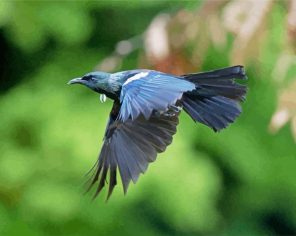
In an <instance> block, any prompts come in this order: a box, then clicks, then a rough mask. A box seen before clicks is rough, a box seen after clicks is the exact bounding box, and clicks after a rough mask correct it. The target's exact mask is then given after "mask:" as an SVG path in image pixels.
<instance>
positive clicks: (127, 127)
mask: <svg viewBox="0 0 296 236" xmlns="http://www.w3.org/2000/svg"><path fill="white" fill-rule="evenodd" d="M235 79H241V80H243V79H247V76H246V74H245V71H244V68H243V66H232V67H228V68H223V69H218V70H213V71H209V72H202V73H193V74H186V75H181V76H177V75H172V74H166V73H162V72H159V71H154V70H146V69H137V70H129V71H122V72H117V73H107V72H101V71H95V72H91V73H88V74H86V75H84V76H82V77H81V78H75V79H72V80H70V81H69V82H68V84H82V85H84V86H86V87H88V88H90V89H91V90H93V91H95V92H97V93H99V94H101V101H105V99H106V97H108V98H110V99H112V100H113V101H114V102H113V107H112V110H111V112H110V116H109V121H108V124H107V127H106V131H105V135H104V140H103V141H104V142H103V146H102V149H101V152H100V154H99V157H98V160H97V162H96V164H95V166H94V168H93V169H94V173H93V176H92V179H91V180H90V181H91V182H90V186H89V189H90V188H91V187H93V186H94V185H97V187H96V191H95V195H94V198H95V197H96V196H97V195H98V194H99V193H100V192H101V190H102V189H103V188H104V186H105V183H106V182H107V179H108V182H109V189H108V195H107V199H109V197H110V196H111V194H112V191H113V189H114V187H115V185H116V184H117V178H116V175H117V169H118V170H119V174H120V177H121V182H122V185H123V190H124V193H126V192H127V189H128V186H129V183H130V181H131V180H132V181H133V183H136V182H137V180H138V178H139V175H140V173H144V172H145V171H146V170H147V168H148V164H149V163H150V162H153V161H155V159H156V156H157V154H158V153H161V152H164V151H165V149H166V147H167V146H168V145H169V144H170V143H171V142H172V138H173V135H174V134H175V133H176V127H177V125H178V122H179V120H178V117H179V114H180V112H181V110H182V109H183V110H184V111H185V112H186V113H187V114H188V115H189V116H190V117H191V118H192V120H193V121H195V122H199V123H202V124H204V125H206V126H208V127H210V128H211V129H213V130H214V131H215V132H216V131H220V130H221V129H223V128H225V127H227V126H228V125H229V124H230V123H232V122H234V120H235V119H236V118H237V117H238V116H239V114H240V113H241V106H240V102H241V101H244V99H245V95H246V91H247V88H246V86H244V85H241V84H238V83H236V82H235ZM108 173H109V174H108Z"/></svg>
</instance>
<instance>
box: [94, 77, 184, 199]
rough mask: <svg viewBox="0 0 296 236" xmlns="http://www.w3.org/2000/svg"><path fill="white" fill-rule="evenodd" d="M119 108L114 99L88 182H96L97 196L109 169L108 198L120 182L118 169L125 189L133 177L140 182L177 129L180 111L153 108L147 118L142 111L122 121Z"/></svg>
mask: <svg viewBox="0 0 296 236" xmlns="http://www.w3.org/2000/svg"><path fill="white" fill-rule="evenodd" d="M130 83H132V82H130ZM119 110H120V105H119V104H116V103H114V105H113V109H112V111H111V114H110V119H109V122H108V126H107V129H106V132H105V138H104V143H103V147H102V150H101V153H100V155H99V158H98V161H97V163H96V168H95V169H94V171H95V173H94V175H93V177H92V179H91V182H90V186H89V189H90V188H91V187H93V186H94V185H96V183H97V187H96V191H95V195H94V198H95V197H97V196H98V194H99V193H100V192H101V191H102V189H103V188H104V187H105V183H106V182H107V181H106V180H107V178H108V173H109V189H108V195H107V199H109V197H110V196H111V194H112V192H113V189H114V187H115V186H116V184H117V180H116V172H117V169H118V170H119V174H120V177H121V181H122V185H123V190H124V193H126V192H127V189H128V186H129V183H130V181H131V180H132V181H133V183H136V182H137V180H138V178H139V175H140V174H141V173H145V171H146V170H147V168H148V164H149V163H150V162H153V161H155V160H156V156H157V153H160V152H163V151H164V150H165V149H166V147H167V146H168V145H169V144H170V143H171V142H172V139H173V135H174V134H175V133H176V126H177V125H178V115H179V113H177V112H175V113H174V114H173V115H171V116H170V115H165V114H162V115H157V113H155V112H154V113H153V114H152V115H151V117H150V118H149V119H148V120H147V119H145V117H144V116H143V115H139V116H138V117H137V118H135V119H134V120H132V119H128V120H127V121H125V122H122V121H121V120H119V119H118V116H119Z"/></svg>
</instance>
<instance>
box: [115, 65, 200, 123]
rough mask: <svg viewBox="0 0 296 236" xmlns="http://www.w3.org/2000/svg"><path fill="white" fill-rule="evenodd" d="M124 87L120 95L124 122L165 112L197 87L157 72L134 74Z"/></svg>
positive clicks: (121, 114) (121, 115)
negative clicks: (155, 112) (140, 116)
mask: <svg viewBox="0 0 296 236" xmlns="http://www.w3.org/2000/svg"><path fill="white" fill-rule="evenodd" d="M131 75H132V76H131V77H129V78H128V79H127V80H126V81H125V83H124V84H123V86H122V90H121V94H120V102H121V104H122V105H121V109H120V114H119V119H120V120H122V121H123V122H124V121H126V120H128V119H129V118H131V119H132V120H135V119H136V118H137V117H138V116H139V115H143V116H144V117H145V118H146V119H149V117H150V116H151V114H152V112H153V110H157V111H165V110H166V109H167V108H168V107H169V106H170V105H174V104H175V103H176V101H177V100H179V99H181V97H182V95H183V93H184V92H186V91H191V90H193V89H195V85H194V84H193V83H191V82H189V81H186V80H182V79H180V78H177V77H175V76H172V75H168V74H164V73H160V72H156V71H149V70H147V71H138V72H137V73H136V74H135V73H132V74H131Z"/></svg>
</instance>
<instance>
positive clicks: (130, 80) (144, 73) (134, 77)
mask: <svg viewBox="0 0 296 236" xmlns="http://www.w3.org/2000/svg"><path fill="white" fill-rule="evenodd" d="M148 74H149V72H140V73H138V74H136V75H134V76H132V77H130V78H128V79H127V81H125V82H124V84H123V85H127V84H128V83H130V82H132V81H134V80H138V79H141V78H144V77H146V76H147V75H148Z"/></svg>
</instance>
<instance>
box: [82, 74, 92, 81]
mask: <svg viewBox="0 0 296 236" xmlns="http://www.w3.org/2000/svg"><path fill="white" fill-rule="evenodd" d="M81 79H82V80H90V79H91V76H90V75H86V76H83V77H82V78H81Z"/></svg>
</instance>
